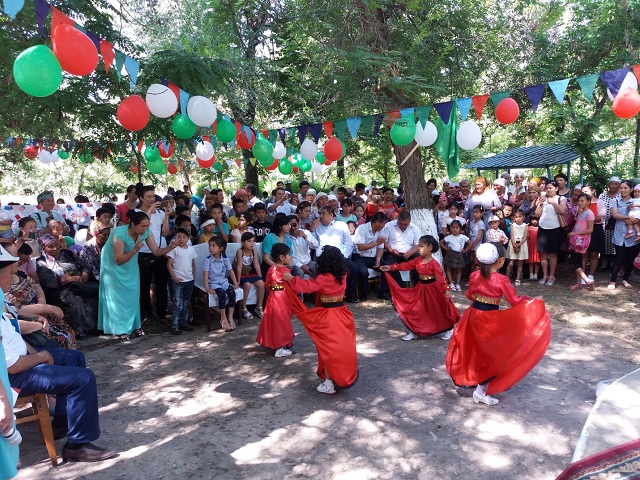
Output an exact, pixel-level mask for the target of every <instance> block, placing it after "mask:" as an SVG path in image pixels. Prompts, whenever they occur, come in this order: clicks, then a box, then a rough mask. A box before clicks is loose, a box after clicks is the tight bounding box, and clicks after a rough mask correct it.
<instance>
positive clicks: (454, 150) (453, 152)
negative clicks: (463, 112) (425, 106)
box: [434, 105, 460, 178]
mask: <svg viewBox="0 0 640 480" xmlns="http://www.w3.org/2000/svg"><path fill="white" fill-rule="evenodd" d="M434 107H435V105H434ZM435 125H436V128H437V129H438V139H437V140H436V143H435V144H434V147H435V149H436V151H437V152H438V153H439V154H440V157H441V158H442V160H443V161H444V163H445V165H446V166H447V175H448V176H449V178H454V177H455V176H456V175H458V172H459V171H460V146H459V145H458V142H457V141H456V135H457V134H458V114H457V112H456V109H455V108H453V105H452V108H451V110H450V117H449V119H448V121H447V122H446V123H445V122H444V121H443V120H442V116H440V117H439V118H437V119H436V121H435Z"/></svg>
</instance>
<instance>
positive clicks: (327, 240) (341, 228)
mask: <svg viewBox="0 0 640 480" xmlns="http://www.w3.org/2000/svg"><path fill="white" fill-rule="evenodd" d="M313 235H315V237H316V239H317V240H318V248H317V249H316V254H317V255H322V249H323V248H324V247H326V246H328V245H330V246H332V247H337V248H339V249H340V251H341V252H342V255H344V256H345V258H350V257H351V254H352V253H353V241H352V240H351V235H349V226H348V225H347V224H346V223H344V222H336V221H335V220H334V221H333V222H331V223H330V224H329V225H323V224H322V222H321V223H320V225H318V228H316V231H315V232H313Z"/></svg>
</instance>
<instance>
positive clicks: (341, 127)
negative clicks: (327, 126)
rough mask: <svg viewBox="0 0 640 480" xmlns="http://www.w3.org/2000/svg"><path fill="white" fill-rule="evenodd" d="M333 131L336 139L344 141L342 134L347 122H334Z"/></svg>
mask: <svg viewBox="0 0 640 480" xmlns="http://www.w3.org/2000/svg"><path fill="white" fill-rule="evenodd" d="M333 129H334V130H335V132H336V137H338V138H339V139H340V140H344V132H345V130H346V129H347V121H346V120H336V121H334V122H333Z"/></svg>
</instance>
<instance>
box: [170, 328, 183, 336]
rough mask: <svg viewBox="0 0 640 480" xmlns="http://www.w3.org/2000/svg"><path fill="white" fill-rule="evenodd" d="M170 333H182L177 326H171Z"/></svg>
mask: <svg viewBox="0 0 640 480" xmlns="http://www.w3.org/2000/svg"><path fill="white" fill-rule="evenodd" d="M171 335H182V330H180V329H179V328H172V329H171Z"/></svg>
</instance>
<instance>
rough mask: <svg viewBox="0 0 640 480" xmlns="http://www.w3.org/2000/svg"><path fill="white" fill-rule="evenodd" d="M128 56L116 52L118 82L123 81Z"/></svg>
mask: <svg viewBox="0 0 640 480" xmlns="http://www.w3.org/2000/svg"><path fill="white" fill-rule="evenodd" d="M126 58H127V56H126V55H125V54H124V53H123V52H121V51H120V50H116V73H117V74H118V81H120V80H122V67H124V61H125V59H126Z"/></svg>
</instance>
